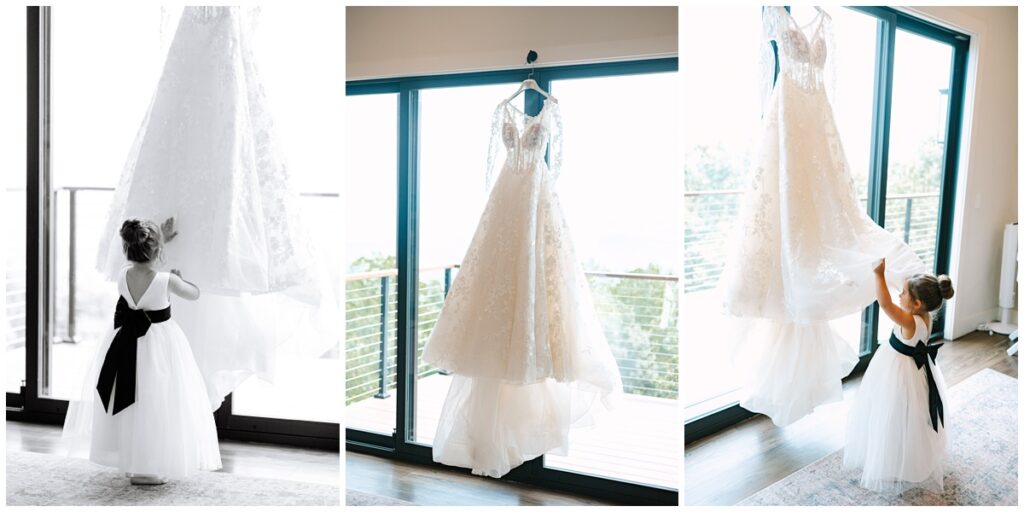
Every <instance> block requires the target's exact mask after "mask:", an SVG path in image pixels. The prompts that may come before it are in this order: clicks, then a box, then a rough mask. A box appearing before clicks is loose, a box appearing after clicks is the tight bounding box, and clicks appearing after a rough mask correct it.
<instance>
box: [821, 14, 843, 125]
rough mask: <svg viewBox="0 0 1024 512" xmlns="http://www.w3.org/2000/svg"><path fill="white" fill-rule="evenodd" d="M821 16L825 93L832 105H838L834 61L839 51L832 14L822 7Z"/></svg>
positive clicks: (836, 60)
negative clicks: (823, 41)
mask: <svg viewBox="0 0 1024 512" xmlns="http://www.w3.org/2000/svg"><path fill="white" fill-rule="evenodd" d="M822 16H824V18H825V19H823V20H822V21H821V22H822V30H823V31H824V35H825V76H824V79H825V94H827V95H828V99H829V101H830V102H831V103H832V104H833V105H838V104H839V102H838V100H839V99H838V98H837V97H836V94H837V92H838V87H837V80H836V62H838V61H839V51H838V48H837V47H836V37H835V32H834V31H833V29H832V16H829V14H828V12H827V11H825V10H824V9H822Z"/></svg>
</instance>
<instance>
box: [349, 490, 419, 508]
mask: <svg viewBox="0 0 1024 512" xmlns="http://www.w3.org/2000/svg"><path fill="white" fill-rule="evenodd" d="M345 505H347V506H350V507H367V506H369V507H397V506H403V507H409V506H418V505H416V504H415V503H413V502H411V501H404V500H400V499H397V498H389V497H387V496H381V495H379V494H370V493H368V492H362V491H356V490H354V489H346V490H345Z"/></svg>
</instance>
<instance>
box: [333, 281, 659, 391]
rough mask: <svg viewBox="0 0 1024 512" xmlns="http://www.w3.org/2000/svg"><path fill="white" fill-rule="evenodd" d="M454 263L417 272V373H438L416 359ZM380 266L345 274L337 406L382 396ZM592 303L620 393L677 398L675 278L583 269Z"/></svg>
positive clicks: (392, 331)
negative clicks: (341, 390)
mask: <svg viewBox="0 0 1024 512" xmlns="http://www.w3.org/2000/svg"><path fill="white" fill-rule="evenodd" d="M458 268H459V266H458V265H448V266H444V267H437V268H424V269H421V270H420V275H421V281H420V283H419V297H418V299H419V300H418V301H417V302H418V311H417V321H418V326H417V331H418V336H417V369H416V375H417V378H423V377H427V376H430V375H433V374H435V373H441V370H439V369H437V368H433V367H431V366H430V365H428V364H426V363H424V362H423V361H422V357H420V356H421V355H422V352H423V346H424V344H425V343H426V340H427V339H428V338H429V337H430V332H431V330H432V329H433V327H434V324H435V322H436V321H437V317H438V315H439V314H440V311H441V306H442V305H443V303H444V298H445V297H446V296H447V294H448V290H449V288H450V286H451V283H452V280H453V279H454V277H455V275H456V273H457V272H458ZM396 275H397V270H395V269H387V270H380V271H373V272H363V273H356V274H350V275H349V276H348V277H347V285H346V292H345V293H346V299H345V301H346V304H345V315H346V348H345V361H346V376H345V403H346V404H353V403H357V402H360V401H363V400H366V399H369V398H371V397H373V398H387V397H388V396H389V395H390V390H392V389H394V387H395V384H396V380H395V374H396V370H397V368H396V365H397V359H396V347H395V345H396V328H395V325H396V314H395V311H396V305H397V291H396V288H395V285H394V277H395V276H396ZM586 275H587V278H588V280H589V282H590V286H591V290H592V292H593V296H594V302H595V307H596V309H597V311H598V315H599V319H600V321H601V323H602V325H603V327H604V330H605V334H606V336H607V338H608V342H609V344H610V346H611V348H612V352H613V354H614V355H615V357H616V360H617V361H618V364H619V369H620V371H621V372H622V381H623V387H624V391H625V392H626V393H631V394H636V395H643V396H651V397H659V398H672V399H675V398H678V373H679V361H678V329H677V318H678V312H679V307H678V281H679V278H678V277H677V276H670V275H653V274H637V273H626V274H622V273H607V272H587V273H586Z"/></svg>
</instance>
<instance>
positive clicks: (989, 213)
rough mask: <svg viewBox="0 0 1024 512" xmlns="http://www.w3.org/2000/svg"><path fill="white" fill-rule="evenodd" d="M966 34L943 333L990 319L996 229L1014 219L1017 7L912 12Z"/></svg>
mask: <svg viewBox="0 0 1024 512" xmlns="http://www.w3.org/2000/svg"><path fill="white" fill-rule="evenodd" d="M906 10H907V11H909V12H913V13H914V14H916V15H918V16H920V17H923V18H926V19H930V20H931V21H933V22H936V23H938V24H941V25H946V26H948V27H951V28H955V29H957V30H959V31H961V32H964V33H967V34H969V35H970V36H971V47H970V51H969V55H968V74H967V90H966V93H967V96H966V98H965V105H964V135H963V139H962V145H961V149H960V166H959V169H958V176H957V181H958V182H957V197H956V214H955V225H954V235H953V247H952V251H953V253H952V258H951V265H950V277H952V278H953V284H954V286H955V287H956V295H955V297H954V299H953V301H952V302H951V303H950V304H949V309H948V311H949V314H948V316H947V320H946V326H945V329H946V330H945V336H946V337H947V338H957V337H960V336H963V335H964V334H967V333H969V332H971V331H973V330H974V329H975V328H976V327H977V326H978V324H979V323H982V322H987V321H990V320H993V319H995V318H996V314H997V307H998V300H997V299H998V293H999V266H1000V258H1001V254H1002V234H1003V226H1004V225H1005V224H1007V223H1010V222H1015V221H1017V220H1018V217H1017V172H1018V163H1017V8H1016V7H913V8H907V9H906Z"/></svg>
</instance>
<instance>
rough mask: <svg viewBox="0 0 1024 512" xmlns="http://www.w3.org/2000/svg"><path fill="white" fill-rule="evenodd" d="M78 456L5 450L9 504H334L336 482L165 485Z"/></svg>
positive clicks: (227, 478)
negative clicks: (133, 481) (135, 481)
mask: <svg viewBox="0 0 1024 512" xmlns="http://www.w3.org/2000/svg"><path fill="white" fill-rule="evenodd" d="M122 475H123V473H121V472H119V471H117V470H115V469H111V468H107V467H105V466H99V465H96V464H93V463H91V462H89V461H87V460H83V459H69V458H65V457H59V456H56V455H46V454H39V453H31V452H15V451H8V452H7V504H8V505H275V506H290V505H335V506H337V505H339V504H340V503H339V502H340V499H339V495H340V492H339V489H338V487H337V486H332V485H323V484H314V483H303V482H293V481H287V480H271V479H266V478H252V477H245V476H239V475H234V474H231V473H220V472H212V473H210V472H202V473H199V474H197V475H195V476H193V477H191V478H186V479H183V480H174V481H171V482H169V483H167V484H164V485H152V486H140V485H130V484H129V483H128V479H127V478H124V476H122Z"/></svg>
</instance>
